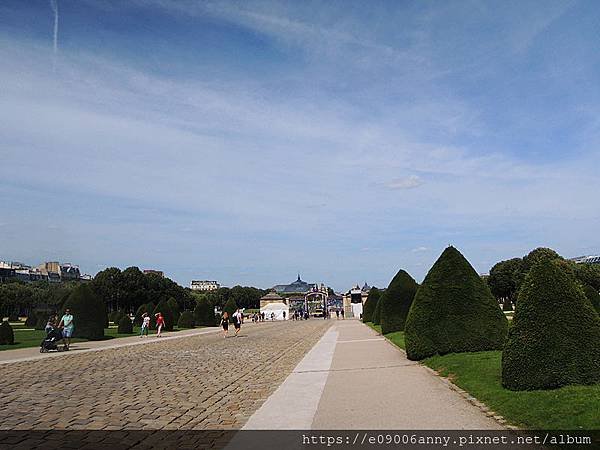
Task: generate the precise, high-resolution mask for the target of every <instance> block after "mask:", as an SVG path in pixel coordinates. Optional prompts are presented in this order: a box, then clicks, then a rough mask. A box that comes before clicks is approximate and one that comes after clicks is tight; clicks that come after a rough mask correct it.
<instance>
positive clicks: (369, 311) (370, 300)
mask: <svg viewBox="0 0 600 450" xmlns="http://www.w3.org/2000/svg"><path fill="white" fill-rule="evenodd" d="M380 296H381V291H380V290H379V289H377V288H376V287H372V288H371V290H370V291H369V295H368V296H367V300H366V301H365V304H364V306H363V315H362V320H363V322H364V323H367V322H373V313H374V312H375V308H376V307H377V302H378V301H379V297H380Z"/></svg>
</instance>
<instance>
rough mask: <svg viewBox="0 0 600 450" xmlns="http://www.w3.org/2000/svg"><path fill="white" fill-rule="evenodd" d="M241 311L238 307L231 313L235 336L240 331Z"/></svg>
mask: <svg viewBox="0 0 600 450" xmlns="http://www.w3.org/2000/svg"><path fill="white" fill-rule="evenodd" d="M242 320H243V319H242V313H241V312H240V310H239V309H237V310H236V311H235V312H234V313H233V326H234V328H235V336H236V337H237V335H238V333H239V332H240V329H241V327H242Z"/></svg>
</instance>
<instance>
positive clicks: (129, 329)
mask: <svg viewBox="0 0 600 450" xmlns="http://www.w3.org/2000/svg"><path fill="white" fill-rule="evenodd" d="M117 332H118V333H119V334H131V333H133V323H132V322H131V319H130V318H129V316H127V315H123V316H121V318H120V319H119V326H118V328H117Z"/></svg>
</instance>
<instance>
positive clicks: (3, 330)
mask: <svg viewBox="0 0 600 450" xmlns="http://www.w3.org/2000/svg"><path fill="white" fill-rule="evenodd" d="M14 343H15V333H14V332H13V329H12V327H11V326H10V323H8V321H7V320H3V321H2V324H0V345H13V344H14Z"/></svg>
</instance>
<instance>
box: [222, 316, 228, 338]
mask: <svg viewBox="0 0 600 450" xmlns="http://www.w3.org/2000/svg"><path fill="white" fill-rule="evenodd" d="M221 326H222V327H223V337H224V338H226V337H227V332H228V331H229V313H228V312H227V311H224V312H223V315H222V316H221Z"/></svg>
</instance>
